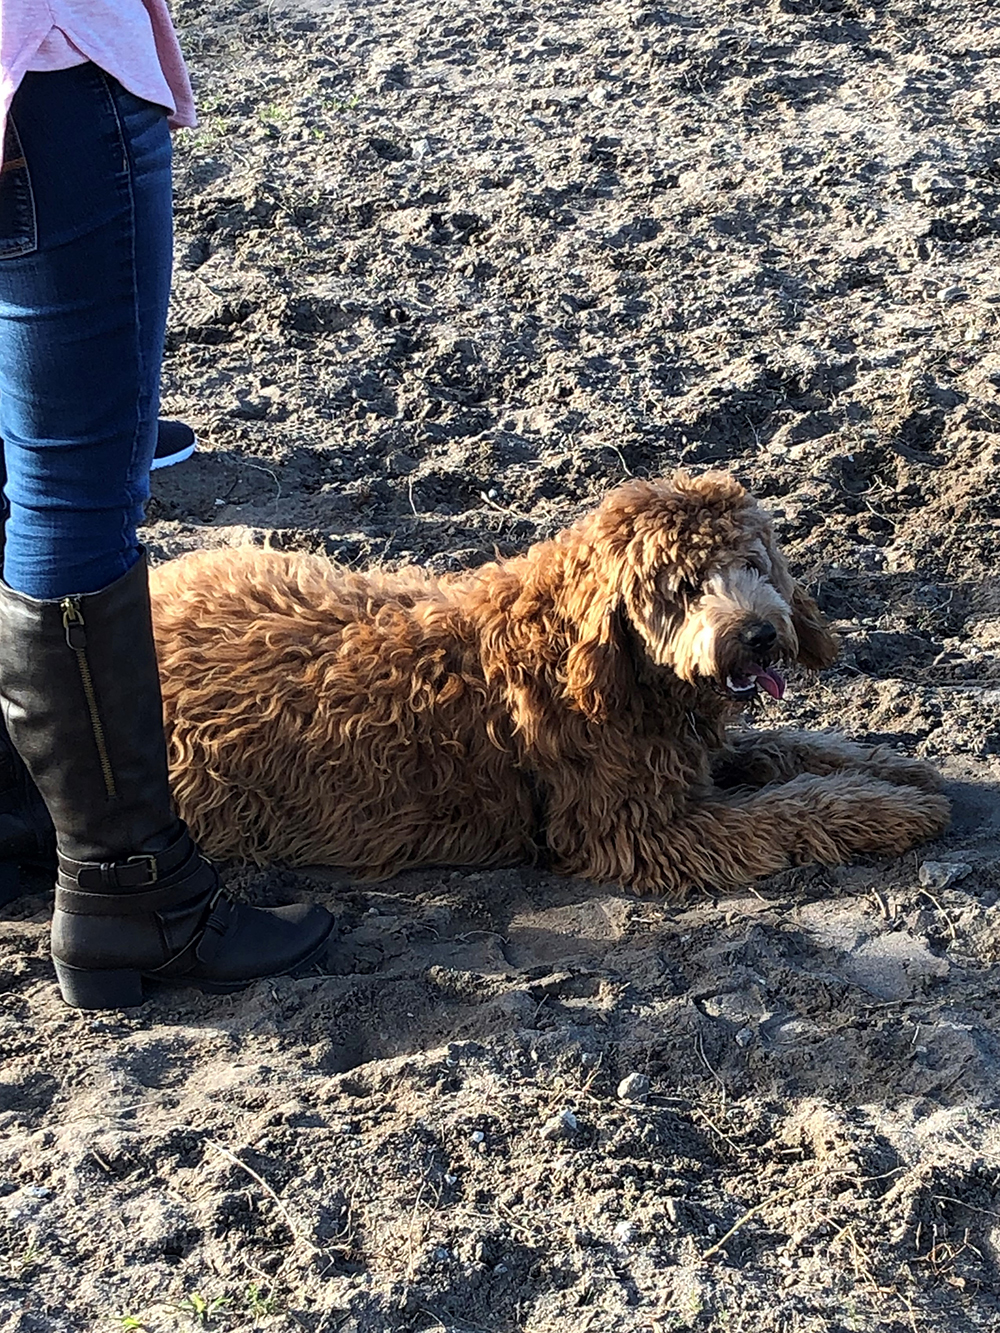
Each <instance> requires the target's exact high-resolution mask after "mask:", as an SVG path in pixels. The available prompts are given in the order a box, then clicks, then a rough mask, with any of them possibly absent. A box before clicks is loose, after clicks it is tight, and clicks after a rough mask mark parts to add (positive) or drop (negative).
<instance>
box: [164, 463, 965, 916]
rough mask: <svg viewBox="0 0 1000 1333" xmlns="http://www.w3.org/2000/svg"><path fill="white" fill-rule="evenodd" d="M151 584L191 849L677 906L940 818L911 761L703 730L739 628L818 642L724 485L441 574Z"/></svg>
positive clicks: (254, 557)
mask: <svg viewBox="0 0 1000 1333" xmlns="http://www.w3.org/2000/svg"><path fill="white" fill-rule="evenodd" d="M152 587H153V605H154V623H155V629H156V637H157V645H158V652H159V660H160V668H161V675H162V681H163V698H164V715H165V723H166V730H167V740H168V746H169V754H170V762H171V770H172V781H173V788H174V793H175V797H176V801H177V805H178V809H179V812H180V814H181V815H182V816H183V818H185V819H186V820H187V821H188V823H189V824H190V825H191V828H192V830H193V832H194V833H195V835H196V837H197V838H198V839H199V841H200V842H201V844H202V845H203V846H204V848H205V849H206V851H207V852H209V853H210V854H212V855H214V856H217V857H247V858H251V859H253V860H255V861H257V862H259V863H266V862H269V861H273V860H276V859H281V860H284V861H288V862H291V863H293V864H307V863H314V864H318V863H326V864H331V865H336V866H341V867H344V868H345V869H348V870H350V871H353V872H356V873H359V874H363V875H366V876H372V877H383V876H388V875H392V874H393V873H395V872H396V871H399V870H401V869H403V868H404V867H413V866H420V865H430V864H452V865H479V866H496V865H509V864H514V863H517V862H523V861H526V860H535V861H539V860H544V861H545V862H546V863H547V864H550V865H552V866H553V867H554V868H556V869H558V870H560V871H563V872H565V873H568V874H576V875H583V876H586V877H587V878H589V879H593V880H597V881H600V882H607V881H615V882H618V883H621V884H625V885H630V886H632V887H634V888H635V889H638V890H646V891H653V892H661V893H669V894H672V895H675V896H676V895H680V894H682V893H683V892H685V891H686V890H688V889H690V888H691V887H693V886H716V885H718V886H721V885H731V884H739V883H745V882H747V881H748V880H750V879H753V878H755V877H757V876H762V875H767V874H771V873H773V872H775V871H777V870H780V869H782V868H783V867H785V866H787V865H789V864H793V863H798V862H803V861H821V862H826V863H836V862H841V861H844V860H847V859H849V858H850V857H851V856H852V855H854V854H856V853H865V852H895V853H898V852H902V851H903V850H904V849H906V848H908V847H910V846H912V845H913V844H914V843H916V842H919V841H920V840H922V839H924V838H928V837H931V836H933V835H935V834H937V833H939V832H941V831H942V830H943V829H944V827H945V826H946V824H947V820H948V806H947V803H946V801H945V800H944V799H943V798H942V797H941V796H939V795H936V794H934V790H933V789H934V787H935V785H936V777H935V775H934V773H933V770H931V769H930V768H928V767H927V766H926V765H924V764H920V763H917V762H915V761H911V760H907V759H904V758H901V757H900V756H898V755H896V754H895V753H893V752H892V751H890V750H887V749H884V748H881V749H879V748H875V749H872V748H864V747H861V746H857V745H851V744H850V743H849V742H847V741H844V740H842V739H840V738H837V737H830V736H824V735H815V736H806V735H803V734H800V733H781V732H756V731H746V732H733V731H731V730H729V729H728V728H727V723H728V722H729V721H730V720H731V718H732V716H733V714H734V712H735V711H737V709H738V708H739V707H742V705H741V704H739V703H737V702H735V701H734V699H733V698H732V697H731V691H730V690H729V688H728V686H727V681H730V683H731V681H732V678H733V673H734V672H736V673H738V677H739V679H741V680H742V679H743V678H744V674H743V673H745V671H746V670H747V669H752V670H757V669H758V668H760V667H762V666H763V665H764V663H763V662H757V663H754V664H753V666H752V668H748V667H747V661H748V649H747V647H746V646H745V642H744V640H745V639H746V637H747V634H748V633H751V632H752V631H753V629H754V627H756V628H758V629H759V627H760V626H762V625H763V626H766V627H768V629H767V633H768V634H769V635H771V634H772V631H773V635H772V638H773V643H772V646H771V648H770V649H769V650H768V657H767V661H768V662H771V663H773V662H776V661H778V660H779V659H783V660H786V661H789V662H797V663H799V664H801V665H804V666H806V667H809V668H820V667H823V666H826V665H828V664H829V663H830V662H831V661H832V660H833V657H834V655H835V651H836V644H835V641H834V639H833V637H832V636H831V634H830V632H829V630H828V629H827V628H826V626H825V625H824V622H823V618H822V616H821V615H820V613H819V611H818V609H817V607H816V605H815V603H814V602H813V601H812V599H811V598H810V597H809V596H808V594H807V593H806V592H805V591H804V590H803V589H802V588H801V587H799V586H798V584H796V583H795V581H794V580H793V579H792V577H791V575H790V573H789V571H788V566H787V564H786V562H785V560H784V558H783V556H782V555H781V553H780V551H779V550H778V547H777V545H776V544H775V540H774V535H773V532H772V529H771V524H770V521H769V519H768V517H767V515H766V514H765V513H764V512H763V511H762V510H761V509H760V508H759V507H758V505H757V504H756V502H755V501H754V500H753V498H752V497H751V496H750V495H749V494H747V492H746V491H745V490H744V489H743V488H742V487H741V486H740V485H739V484H738V483H737V482H736V481H734V480H733V479H732V478H731V477H729V476H726V475H724V474H720V473H709V474H707V475H705V476H702V477H699V478H692V477H690V476H688V475H687V474H685V473H677V474H676V475H675V476H673V477H672V478H670V479H669V480H662V481H648V482H647V481H633V482H630V483H628V484H627V485H624V486H621V487H619V488H618V489H617V490H615V491H613V492H612V493H611V494H610V495H609V496H608V497H607V498H606V500H605V501H604V503H603V504H602V505H601V506H600V507H599V508H598V509H597V510H595V511H594V512H593V513H591V514H589V515H588V516H586V517H585V518H583V519H582V520H581V521H580V522H579V523H577V524H575V525H574V526H573V527H570V528H568V529H566V530H565V531H564V532H561V533H560V534H559V535H558V536H557V537H556V538H555V539H554V540H552V541H547V542H542V543H540V544H538V545H536V546H534V547H532V548H531V549H530V550H529V551H528V552H527V553H526V554H525V555H522V556H519V557H516V558H514V559H511V560H505V561H498V562H495V563H490V564H487V565H484V566H482V567H481V568H480V569H477V570H474V571H471V572H468V573H464V574H460V575H449V576H444V577H437V576H435V575H433V574H430V573H428V572H426V571H423V570H420V569H417V568H407V569H403V570H400V571H399V572H397V573H386V572H381V571H375V572H370V573H355V572H351V571H347V570H344V569H341V568H338V567H337V566H335V565H333V564H331V563H330V562H329V561H327V560H325V559H323V558H321V557H317V556H309V555H301V554H289V553H284V552H277V551H261V550H256V549H228V550H221V551H211V552H201V553H197V554H194V555H190V556H186V557H184V558H182V559H180V560H177V561H173V562H171V563H169V564H166V565H164V566H161V567H160V568H159V569H158V570H156V571H154V573H153V578H152ZM748 627H749V628H748ZM757 655H758V656H760V654H759V653H758V654H757Z"/></svg>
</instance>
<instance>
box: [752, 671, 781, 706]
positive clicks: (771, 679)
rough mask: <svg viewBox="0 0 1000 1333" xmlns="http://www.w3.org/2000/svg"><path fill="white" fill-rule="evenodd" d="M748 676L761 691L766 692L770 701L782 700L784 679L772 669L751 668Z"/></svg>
mask: <svg viewBox="0 0 1000 1333" xmlns="http://www.w3.org/2000/svg"><path fill="white" fill-rule="evenodd" d="M750 674H751V676H753V678H754V680H756V682H757V684H758V685H759V686H760V688H761V689H762V690H767V692H768V694H769V695H770V696H771V698H772V699H782V698H784V695H785V678H784V676H783V675H782V674H781V672H780V671H775V669H774V667H768V668H767V669H766V670H765V669H764V667H759V666H756V665H753V666H751V668H750Z"/></svg>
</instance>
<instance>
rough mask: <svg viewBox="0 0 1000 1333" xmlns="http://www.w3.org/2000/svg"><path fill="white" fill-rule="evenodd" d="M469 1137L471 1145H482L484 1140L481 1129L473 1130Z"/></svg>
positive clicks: (484, 1136)
mask: <svg viewBox="0 0 1000 1333" xmlns="http://www.w3.org/2000/svg"><path fill="white" fill-rule="evenodd" d="M469 1137H470V1138H471V1139H472V1142H473V1143H482V1142H483V1140H484V1139H485V1138H486V1135H485V1134H484V1133H483V1131H482V1130H481V1129H474V1130H473V1131H472V1133H471V1134H470V1135H469Z"/></svg>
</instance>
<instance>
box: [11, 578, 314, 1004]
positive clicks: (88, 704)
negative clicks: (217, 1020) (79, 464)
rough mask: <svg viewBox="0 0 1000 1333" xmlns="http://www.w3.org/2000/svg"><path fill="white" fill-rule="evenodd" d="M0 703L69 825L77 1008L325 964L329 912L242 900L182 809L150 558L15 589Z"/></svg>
mask: <svg viewBox="0 0 1000 1333" xmlns="http://www.w3.org/2000/svg"><path fill="white" fill-rule="evenodd" d="M0 700H2V704H3V711H4V715H5V718H6V721H7V726H8V729H9V731H10V735H11V738H12V739H13V741H14V744H15V745H16V747H17V749H18V751H19V752H20V754H21V756H22V758H23V759H24V761H25V763H26V764H27V766H28V769H29V771H30V773H31V775H32V777H33V778H34V780H35V783H36V784H37V786H38V789H39V791H40V792H41V794H42V796H43V798H44V800H45V804H46V805H47V807H48V810H49V813H50V815H51V816H52V822H53V824H54V825H55V830H56V841H57V848H58V858H59V872H58V878H57V880H56V903H55V913H54V915H53V919H52V956H53V961H54V963H55V968H56V976H57V977H58V980H59V986H60V989H61V991H62V994H63V998H64V999H65V1000H66V1001H67V1003H69V1004H72V1005H76V1006H77V1007H78V1008H81V1009H101V1008H122V1007H126V1006H129V1005H136V1004H141V1003H142V999H143V982H144V980H145V981H168V982H174V983H175V984H176V983H180V984H184V985H193V986H198V987H200V988H201V989H203V990H211V991H231V990H238V989H239V988H240V987H242V986H246V985H248V984H249V983H250V982H251V981H255V980H257V979H259V978H261V977H267V976H275V975H278V974H281V973H287V972H292V971H295V970H297V969H299V968H300V967H304V966H306V965H307V964H309V963H310V962H312V961H313V960H314V959H315V958H316V957H318V956H319V954H320V953H321V951H322V948H323V945H324V944H325V942H326V940H327V937H328V936H329V934H330V930H331V928H332V925H333V922H332V918H331V917H330V915H329V913H327V912H326V911H325V910H324V909H323V908H321V907H316V906H308V905H306V904H300V905H296V906H294V907H281V908H275V909H268V910H263V909H261V908H255V907H247V906H245V905H243V904H236V903H232V902H230V901H229V900H228V899H226V898H224V897H223V896H222V894H221V890H220V887H219V881H218V876H217V874H216V872H215V869H214V868H213V866H212V865H211V863H210V862H208V861H207V860H206V859H205V858H204V857H203V856H202V855H201V853H200V852H199V851H198V848H197V847H196V846H195V844H194V842H193V841H192V839H191V836H190V834H189V833H188V831H187V828H186V827H185V825H184V824H182V823H181V821H180V820H179V819H178V818H177V817H176V815H175V814H174V813H173V809H172V807H171V803H170V791H169V787H168V784H167V758H166V746H165V742H164V736H163V715H162V706H161V700H160V684H159V676H158V674H157V667H156V654H155V650H154V646H153V633H152V626H151V621H150V611H149V589H148V584H147V575H146V564H145V560H140V562H139V563H138V564H137V565H136V566H134V568H133V569H131V570H130V571H129V572H128V573H127V574H125V575H124V576H123V577H122V578H120V579H119V580H118V581H117V582H116V583H113V584H111V586H110V587H108V588H104V589H103V590H102V591H101V592H97V593H91V594H87V595H83V596H79V597H64V598H62V599H60V600H58V601H35V600H34V599H32V598H30V597H25V596H23V595H22V594H21V593H17V592H14V591H13V590H12V589H11V588H8V587H7V586H6V585H5V584H3V583H0Z"/></svg>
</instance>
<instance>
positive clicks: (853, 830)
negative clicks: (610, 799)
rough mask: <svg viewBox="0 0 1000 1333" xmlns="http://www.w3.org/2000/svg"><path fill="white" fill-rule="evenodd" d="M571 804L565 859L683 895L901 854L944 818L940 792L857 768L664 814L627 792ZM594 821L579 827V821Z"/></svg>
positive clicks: (577, 870)
mask: <svg viewBox="0 0 1000 1333" xmlns="http://www.w3.org/2000/svg"><path fill="white" fill-rule="evenodd" d="M589 813H590V816H591V818H590V819H588V818H587V815H588V812H587V811H586V810H584V809H582V808H580V809H578V811H577V816H578V818H577V821H576V827H577V830H578V832H579V833H580V834H581V839H580V842H579V843H578V845H577V847H576V848H575V849H574V848H572V847H567V846H566V845H565V844H564V843H563V845H562V846H560V845H558V842H559V840H558V839H557V838H552V839H550V841H552V843H553V850H554V851H556V853H557V855H558V857H559V860H560V862H561V868H562V869H564V870H565V871H567V872H568V873H570V874H578V875H583V876H585V877H586V878H588V879H594V880H598V881H599V882H605V883H606V882H607V881H609V880H614V881H617V882H618V883H621V884H624V885H627V886H629V887H631V888H634V889H636V890H638V891H640V892H652V893H661V894H666V895H669V896H670V897H675V898H679V897H682V896H683V895H684V894H685V893H686V892H688V891H689V890H691V889H693V888H724V887H731V886H734V885H739V884H746V883H748V882H749V881H751V880H754V879H760V878H762V877H764V876H767V875H772V874H775V873H777V872H778V871H779V870H784V869H785V868H786V867H787V866H790V865H802V864H806V863H808V862H820V863H822V864H825V865H837V864H840V863H843V862H845V861H848V860H850V859H851V858H852V857H853V856H856V855H858V854H864V853H887V854H892V855H898V854H900V853H901V852H904V851H906V850H907V849H908V848H909V847H912V846H914V845H915V844H916V843H919V842H922V841H924V840H925V839H927V838H932V837H934V836H936V835H937V834H939V833H941V832H943V831H944V829H945V828H947V825H948V818H949V806H948V802H947V801H946V800H945V799H944V797H942V796H937V795H932V794H929V793H926V792H921V791H917V790H916V789H915V788H904V787H897V786H893V785H892V784H890V783H887V782H881V781H878V780H877V779H874V778H869V777H866V776H864V775H861V774H856V773H850V774H847V773H836V774H833V775H831V776H828V777H819V776H814V775H805V776H800V777H797V778H794V779H792V780H791V781H789V782H786V783H783V784H782V785H781V786H775V787H769V788H767V789H765V790H763V791H760V792H754V793H752V794H742V793H736V794H734V795H733V796H732V797H730V798H729V799H725V798H720V799H717V800H716V799H706V800H704V801H692V802H691V803H690V804H689V805H688V806H687V807H686V808H685V809H683V810H676V811H674V812H673V814H672V816H671V817H670V818H668V819H664V812H663V810H662V808H659V807H657V805H655V804H654V803H653V802H649V803H648V804H646V803H644V802H643V801H642V800H641V798H639V797H633V798H632V799H631V800H628V801H627V802H623V803H622V804H621V806H620V808H619V809H618V810H616V811H611V810H609V809H607V808H601V809H594V810H592V811H590V812H589ZM588 829H589V830H590V832H589V833H585V832H584V831H585V830H588Z"/></svg>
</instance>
